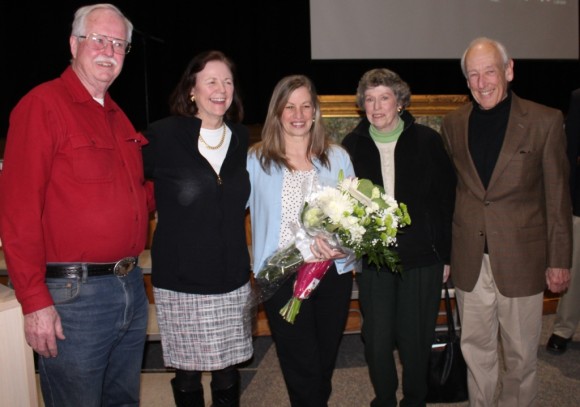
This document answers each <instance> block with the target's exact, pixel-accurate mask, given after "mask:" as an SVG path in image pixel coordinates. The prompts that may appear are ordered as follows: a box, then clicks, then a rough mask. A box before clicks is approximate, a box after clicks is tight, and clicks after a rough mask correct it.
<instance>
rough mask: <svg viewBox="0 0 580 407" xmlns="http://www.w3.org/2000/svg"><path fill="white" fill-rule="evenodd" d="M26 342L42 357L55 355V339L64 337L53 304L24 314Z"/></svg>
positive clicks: (56, 350) (56, 349)
mask: <svg viewBox="0 0 580 407" xmlns="http://www.w3.org/2000/svg"><path fill="white" fill-rule="evenodd" d="M24 335H25V336H26V342H28V344H29V345H30V346H31V347H32V349H34V351H35V352H36V353H38V354H39V355H41V356H44V357H56V355H58V348H57V345H56V339H57V338H58V339H61V340H62V339H65V337H64V333H63V331H62V325H61V323H60V316H59V315H58V312H56V308H54V305H51V306H50V307H46V308H42V309H39V310H38V311H35V312H32V313H30V314H26V315H24Z"/></svg>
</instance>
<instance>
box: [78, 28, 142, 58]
mask: <svg viewBox="0 0 580 407" xmlns="http://www.w3.org/2000/svg"><path fill="white" fill-rule="evenodd" d="M77 38H79V39H81V40H88V41H87V45H88V46H89V48H90V49H93V50H95V51H100V50H102V49H105V48H106V47H107V45H109V43H111V44H113V52H114V53H115V54H121V55H125V54H128V53H129V51H131V43H130V42H129V41H125V40H120V39H118V38H113V37H107V36H106V35H101V34H95V33H92V34H89V35H77Z"/></svg>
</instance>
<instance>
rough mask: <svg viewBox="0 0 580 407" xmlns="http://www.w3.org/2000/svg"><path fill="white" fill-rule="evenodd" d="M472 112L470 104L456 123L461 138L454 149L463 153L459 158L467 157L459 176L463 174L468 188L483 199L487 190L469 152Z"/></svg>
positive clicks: (459, 169) (456, 130)
mask: <svg viewBox="0 0 580 407" xmlns="http://www.w3.org/2000/svg"><path fill="white" fill-rule="evenodd" d="M472 110H473V109H472V107H471V104H470V107H469V108H468V109H465V111H463V112H462V117H461V118H460V119H459V120H457V121H456V122H455V132H456V133H455V134H458V135H459V136H458V137H457V144H456V146H455V147H454V148H455V149H457V151H458V152H461V153H459V154H458V156H459V157H465V161H464V162H463V163H462V165H461V167H460V168H458V169H457V170H458V172H459V174H461V175H460V176H461V177H462V179H463V181H464V182H465V184H466V186H467V187H468V188H469V189H470V190H471V191H473V192H474V193H475V195H476V196H477V197H479V198H481V199H483V197H484V195H485V188H484V187H483V184H482V183H481V178H479V174H478V173H477V169H476V168H475V164H474V163H473V158H472V157H471V152H470V151H469V141H468V136H469V134H468V133H469V116H470V114H471V111H472ZM456 165H457V163H456Z"/></svg>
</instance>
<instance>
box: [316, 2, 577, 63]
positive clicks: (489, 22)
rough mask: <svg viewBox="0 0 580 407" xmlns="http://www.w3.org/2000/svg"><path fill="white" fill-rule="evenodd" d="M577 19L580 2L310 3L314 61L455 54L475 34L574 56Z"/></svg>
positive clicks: (522, 51) (540, 53)
mask: <svg viewBox="0 0 580 407" xmlns="http://www.w3.org/2000/svg"><path fill="white" fill-rule="evenodd" d="M578 20H579V18H578V0H310V28H311V41H312V44H311V46H312V59H314V60H323V59H453V58H459V57H460V56H461V54H462V52H463V50H464V49H465V48H466V47H467V45H468V44H469V42H470V41H471V40H472V39H474V38H476V37H479V36H486V37H491V38H494V39H497V40H499V41H501V42H503V43H504V44H505V45H506V47H507V48H508V50H509V51H510V52H511V56H512V57H514V58H519V59H578V57H579V55H578V54H579V51H578V49H579V42H578V32H579V31H578Z"/></svg>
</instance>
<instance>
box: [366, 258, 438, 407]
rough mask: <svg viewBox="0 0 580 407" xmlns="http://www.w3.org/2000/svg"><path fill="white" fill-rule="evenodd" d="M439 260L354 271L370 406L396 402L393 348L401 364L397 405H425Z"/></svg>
mask: <svg viewBox="0 0 580 407" xmlns="http://www.w3.org/2000/svg"><path fill="white" fill-rule="evenodd" d="M442 280H443V264H435V265H431V266H426V267H418V268H415V269H410V270H405V271H403V273H402V275H398V274H394V273H392V272H390V271H377V270H376V269H365V270H363V272H362V273H361V274H357V282H358V285H359V300H360V306H361V312H362V315H363V326H362V336H363V340H364V344H365V357H366V360H367V364H368V367H369V375H370V378H371V382H372V384H373V388H374V390H375V399H374V400H373V401H372V403H371V406H372V407H396V406H397V397H396V392H397V387H398V378H397V366H396V364H395V357H394V351H395V349H398V350H399V358H400V360H401V364H402V366H403V374H402V378H403V400H401V403H400V405H401V406H425V397H426V396H427V367H428V363H429V354H430V351H431V345H432V341H433V336H434V332H435V325H436V323H437V314H438V311H439V304H440V301H441V288H442Z"/></svg>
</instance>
